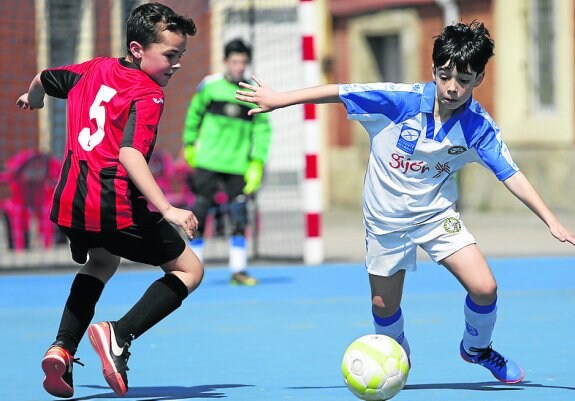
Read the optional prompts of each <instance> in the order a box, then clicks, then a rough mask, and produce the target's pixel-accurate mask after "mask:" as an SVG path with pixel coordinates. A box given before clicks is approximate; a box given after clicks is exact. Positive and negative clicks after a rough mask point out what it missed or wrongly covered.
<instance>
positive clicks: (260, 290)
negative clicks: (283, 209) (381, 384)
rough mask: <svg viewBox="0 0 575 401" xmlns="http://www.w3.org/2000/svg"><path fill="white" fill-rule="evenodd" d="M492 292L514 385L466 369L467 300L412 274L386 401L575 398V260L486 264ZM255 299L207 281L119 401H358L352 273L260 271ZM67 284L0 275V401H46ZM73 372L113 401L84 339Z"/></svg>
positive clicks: (130, 283) (133, 280) (115, 313)
mask: <svg viewBox="0 0 575 401" xmlns="http://www.w3.org/2000/svg"><path fill="white" fill-rule="evenodd" d="M490 263H491V266H492V268H493V271H494V273H495V275H496V277H497V280H498V283H499V303H498V305H499V319H498V323H497V327H496V330H495V335H494V348H495V349H497V350H500V351H501V352H502V353H504V354H508V355H509V356H512V357H513V358H514V359H515V360H516V361H517V362H518V363H520V364H521V365H522V366H523V367H524V369H525V381H524V382H522V383H521V384H518V385H504V384H500V383H499V382H497V381H496V380H495V379H494V378H493V377H492V376H491V374H490V373H489V372H488V371H487V370H485V369H484V368H482V367H479V366H477V365H471V364H468V363H465V362H463V361H462V360H461V359H460V357H459V354H458V346H459V341H460V338H461V334H462V331H463V301H464V297H465V293H464V290H463V289H462V288H461V287H460V286H459V284H458V283H457V282H456V281H455V279H454V278H453V277H451V276H450V275H449V274H448V273H447V272H446V271H444V270H443V269H442V268H441V267H439V266H437V265H434V264H432V263H430V262H423V263H420V265H419V270H418V271H417V272H415V273H409V274H408V276H407V279H406V288H405V294H404V301H403V311H404V315H405V319H406V334H407V336H408V338H409V341H410V344H411V349H412V359H411V360H412V365H413V366H412V369H411V372H410V376H409V380H408V384H407V386H406V387H405V388H404V389H403V390H402V391H401V392H400V393H399V394H398V395H397V396H396V397H394V401H407V400H412V401H422V400H426V401H430V400H441V401H450V400H454V401H455V400H457V401H461V400H466V401H472V400H498V401H500V400H521V401H529V400H538V401H539V400H553V401H563V400H565V401H567V400H569V401H572V400H574V399H575V363H574V362H573V361H574V358H575V341H574V340H573V332H574V330H573V328H574V323H573V322H574V318H575V316H574V314H575V258H534V259H494V260H490ZM252 273H253V274H254V275H255V276H257V277H258V278H259V279H260V280H261V284H260V285H259V286H257V287H253V288H245V287H232V286H230V285H229V284H228V275H229V273H228V271H227V270H226V269H224V268H208V269H207V270H206V276H205V279H204V282H203V284H202V285H201V286H200V288H199V289H198V290H197V291H196V292H195V293H194V294H192V295H191V296H190V297H189V298H188V299H187V300H186V302H185V303H184V305H183V306H182V307H181V308H180V309H179V310H177V311H176V312H175V313H173V314H172V315H170V316H169V317H168V318H167V319H165V320H164V321H162V322H160V323H159V324H158V325H157V326H156V327H154V328H152V329H151V330H150V331H148V332H147V333H145V334H144V335H143V336H141V337H140V338H139V339H137V340H136V341H134V343H133V344H132V347H131V352H132V356H131V358H130V361H129V366H130V371H129V372H128V373H129V385H130V390H129V392H128V394H127V395H126V397H125V399H128V400H149V401H152V400H154V401H163V400H192V399H193V400H211V399H229V400H234V401H255V400H262V401H265V400H270V401H272V400H273V401H279V400H288V401H291V400H293V401H323V400H325V401H353V400H356V398H355V397H354V396H353V395H352V394H351V393H350V392H349V391H348V390H347V388H345V387H344V385H343V381H342V376H341V373H340V364H341V358H342V355H343V351H344V350H345V348H346V347H347V345H348V344H349V343H350V342H351V341H352V340H353V339H355V338H356V337H359V336H361V335H363V334H368V333H371V332H372V331H373V328H372V323H371V306H370V297H369V289H368V284H367V275H366V273H365V271H364V268H363V266H361V265H357V264H354V265H351V264H346V265H344V264H341V265H335V264H326V265H322V266H317V267H306V266H301V265H299V266H298V265H290V266H287V265H285V266H270V267H261V266H260V267H257V268H253V269H252ZM158 277H160V271H159V270H156V269H153V268H149V269H123V270H121V271H120V272H119V273H118V274H117V275H116V276H115V277H114V278H113V279H112V280H111V281H110V283H109V284H108V287H107V288H106V290H105V292H104V294H103V295H102V298H101V300H100V304H99V306H98V308H97V311H96V317H95V320H96V321H101V320H114V319H117V318H119V317H120V316H121V315H123V314H124V313H125V312H126V311H127V310H128V308H129V307H130V306H131V305H132V304H133V303H134V302H135V301H136V300H137V299H138V298H139V297H140V295H141V294H142V293H143V292H144V291H145V289H146V288H147V287H148V285H149V284H150V283H151V282H152V281H153V280H155V279H156V278H158ZM72 279H73V273H71V272H66V273H59V274H40V275H36V274H34V275H32V274H27V275H3V276H0V321H1V322H2V330H1V331H0V340H1V343H2V357H3V361H4V362H3V363H2V368H1V370H2V375H1V376H0V400H3V401H4V400H10V401H17V400H23V401H42V400H53V399H55V398H54V397H51V396H50V395H49V394H47V393H46V392H44V390H43V388H42V379H43V372H42V370H41V368H40V361H41V359H42V357H43V355H44V352H45V351H46V349H47V347H48V346H49V344H50V343H51V342H52V340H53V337H54V335H55V333H56V331H57V326H58V323H59V319H60V315H61V309H62V306H63V304H64V302H65V299H66V297H67V295H68V287H69V285H70V283H71V281H72ZM76 357H79V358H80V359H81V361H82V362H83V363H84V364H85V366H84V367H82V366H79V365H75V366H74V385H75V390H76V393H75V398H74V399H76V400H107V399H116V398H118V397H116V396H115V395H114V393H113V392H112V391H111V390H110V389H109V388H108V387H107V385H106V382H105V381H104V378H103V377H102V374H101V367H100V362H99V360H98V359H97V357H96V355H95V353H94V352H93V351H92V348H91V346H90V344H89V342H88V341H87V339H86V338H85V339H84V341H83V342H82V344H81V345H80V348H79V350H78V353H77V354H76Z"/></svg>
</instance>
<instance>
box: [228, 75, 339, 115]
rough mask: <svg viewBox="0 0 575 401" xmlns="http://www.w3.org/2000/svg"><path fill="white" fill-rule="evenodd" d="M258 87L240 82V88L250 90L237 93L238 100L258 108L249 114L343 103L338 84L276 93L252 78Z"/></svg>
mask: <svg viewBox="0 0 575 401" xmlns="http://www.w3.org/2000/svg"><path fill="white" fill-rule="evenodd" d="M252 78H253V80H254V81H255V82H256V83H257V85H251V84H248V83H245V82H240V86H241V87H243V88H246V89H249V90H245V91H244V90H238V91H236V99H238V100H241V101H244V102H249V103H254V104H255V105H257V106H258V107H257V108H255V109H251V110H250V111H249V112H248V114H249V115H253V114H256V113H267V112H270V111H272V110H275V109H280V108H282V107H288V106H293V105H295V104H303V103H341V102H342V101H341V99H340V97H339V89H338V86H337V84H327V85H320V86H313V87H310V88H304V89H298V90H294V91H290V92H275V91H274V90H272V89H271V88H269V87H268V86H266V85H265V84H264V83H263V82H262V81H260V80H259V79H258V78H256V77H254V76H252Z"/></svg>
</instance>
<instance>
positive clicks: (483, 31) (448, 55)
mask: <svg viewBox="0 0 575 401" xmlns="http://www.w3.org/2000/svg"><path fill="white" fill-rule="evenodd" d="M494 47H495V45H494V43H493V39H491V37H490V36H489V31H488V30H487V28H485V25H483V23H481V22H479V21H477V20H473V21H472V22H471V23H470V24H464V23H462V22H460V23H457V24H453V25H449V26H446V27H445V28H444V29H443V31H441V33H440V34H439V35H437V36H435V42H434V43H433V64H434V65H435V67H436V68H439V67H442V66H444V65H445V64H446V63H447V62H449V65H448V66H447V68H449V69H451V68H453V66H454V65H455V67H456V68H457V71H460V72H470V71H469V69H470V68H471V69H472V70H473V71H475V72H477V73H478V74H479V73H481V72H483V70H485V65H486V64H487V61H489V59H490V58H491V57H492V56H493V48H494Z"/></svg>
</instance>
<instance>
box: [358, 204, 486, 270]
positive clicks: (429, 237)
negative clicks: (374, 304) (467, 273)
mask: <svg viewBox="0 0 575 401" xmlns="http://www.w3.org/2000/svg"><path fill="white" fill-rule="evenodd" d="M475 243H476V240H475V238H474V237H473V235H471V233H470V232H469V231H468V230H467V227H465V225H464V224H463V222H462V221H461V219H460V218H459V213H454V214H453V215H450V216H449V217H446V218H445V219H442V220H438V221H434V222H430V223H425V224H420V225H416V226H413V227H409V228H407V229H405V230H401V231H395V232H392V233H388V234H383V235H375V234H372V233H370V232H369V231H366V237H365V245H366V250H367V252H366V256H365V266H366V268H367V271H368V272H369V273H370V274H373V275H376V276H384V277H389V276H391V275H393V274H394V273H396V272H397V271H398V270H410V271H414V270H416V268H417V257H416V256H417V246H418V245H419V246H421V248H423V250H425V252H427V254H428V255H429V256H430V257H431V259H432V260H433V261H434V262H435V263H438V262H440V261H441V260H443V259H445V258H446V257H448V256H449V255H452V254H453V253H455V252H457V251H458V250H460V249H462V248H464V247H466V246H468V245H471V244H475Z"/></svg>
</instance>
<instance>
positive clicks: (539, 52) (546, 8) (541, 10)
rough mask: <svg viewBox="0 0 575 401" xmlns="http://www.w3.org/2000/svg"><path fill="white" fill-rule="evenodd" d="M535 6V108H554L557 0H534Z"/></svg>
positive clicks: (533, 58) (533, 45) (532, 30)
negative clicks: (555, 6) (555, 0)
mask: <svg viewBox="0 0 575 401" xmlns="http://www.w3.org/2000/svg"><path fill="white" fill-rule="evenodd" d="M531 10H532V16H533V18H532V29H531V34H532V40H531V46H532V62H531V68H532V69H533V75H532V77H533V79H532V85H533V87H532V89H533V100H534V108H535V110H536V111H549V110H554V109H555V106H556V99H555V97H556V92H557V88H556V86H555V85H556V84H555V74H554V71H555V68H556V62H557V60H556V56H557V55H556V49H555V36H556V33H555V25H556V21H555V16H554V0H531Z"/></svg>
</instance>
